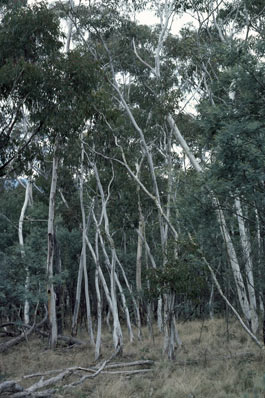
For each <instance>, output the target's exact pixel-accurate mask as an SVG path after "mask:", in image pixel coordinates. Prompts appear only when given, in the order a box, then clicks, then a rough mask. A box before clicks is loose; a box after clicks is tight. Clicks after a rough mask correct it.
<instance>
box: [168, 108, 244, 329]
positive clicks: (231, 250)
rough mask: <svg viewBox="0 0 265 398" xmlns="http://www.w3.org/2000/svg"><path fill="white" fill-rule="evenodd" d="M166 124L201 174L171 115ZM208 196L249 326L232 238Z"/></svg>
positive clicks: (222, 217) (214, 201) (242, 282)
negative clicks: (214, 210)
mask: <svg viewBox="0 0 265 398" xmlns="http://www.w3.org/2000/svg"><path fill="white" fill-rule="evenodd" d="M168 122H169V125H170V126H171V128H172V131H173V133H174V135H175V137H176V139H177V141H178V142H179V144H180V146H181V147H182V149H183V151H184V152H185V153H186V155H187V156H188V158H189V160H190V163H191V165H192V166H193V167H194V169H195V170H196V171H197V172H198V173H202V172H203V169H202V167H201V166H200V164H199V163H198V161H197V160H196V158H195V156H194V155H193V153H192V152H191V150H190V148H189V146H188V144H187V142H186V141H185V139H184V138H183V136H182V134H181V133H180V131H179V129H178V127H177V126H176V124H175V121H174V119H173V117H172V116H171V115H169V116H168ZM210 195H211V199H212V202H213V205H214V207H215V208H216V212H217V221H218V224H219V227H220V229H221V233H222V235H223V238H224V242H225V244H226V248H227V254H228V259H229V262H230V265H231V269H232V273H233V276H234V280H235V285H236V290H237V296H238V299H239V303H240V306H241V309H242V312H243V314H244V316H245V318H246V320H247V322H248V324H249V325H251V324H252V319H251V316H252V314H251V310H250V305H249V299H248V295H247V291H246V288H245V284H244V280H243V276H242V273H241V270H240V266H239V262H238V259H237V255H236V251H235V248H234V245H233V242H232V238H231V235H230V233H229V230H228V227H227V224H226V220H225V217H224V213H223V210H222V209H221V207H220V204H219V201H218V199H217V198H216V196H215V195H214V193H213V192H211V191H210Z"/></svg>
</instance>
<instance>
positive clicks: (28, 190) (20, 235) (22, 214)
mask: <svg viewBox="0 0 265 398" xmlns="http://www.w3.org/2000/svg"><path fill="white" fill-rule="evenodd" d="M26 184H27V185H26V191H25V199H24V203H23V206H22V209H21V212H20V217H19V223H18V239H19V245H20V254H21V258H24V257H25V249H24V238H23V222H24V218H25V213H26V210H27V207H28V204H29V203H30V200H31V199H30V196H31V194H32V184H31V182H30V181H27V183H26ZM29 286H30V276H29V268H28V266H27V265H26V278H25V293H26V295H27V294H28V292H29ZM24 323H25V324H26V325H28V324H29V300H28V298H27V297H26V298H25V301H24Z"/></svg>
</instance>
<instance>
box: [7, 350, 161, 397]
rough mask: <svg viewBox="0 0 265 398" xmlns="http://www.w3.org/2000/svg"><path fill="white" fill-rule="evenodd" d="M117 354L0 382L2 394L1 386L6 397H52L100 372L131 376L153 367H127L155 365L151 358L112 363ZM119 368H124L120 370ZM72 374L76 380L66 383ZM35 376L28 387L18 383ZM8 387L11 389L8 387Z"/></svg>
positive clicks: (145, 371) (146, 371) (92, 377)
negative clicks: (85, 364)
mask: <svg viewBox="0 0 265 398" xmlns="http://www.w3.org/2000/svg"><path fill="white" fill-rule="evenodd" d="M117 354H118V352H115V353H114V354H112V355H111V356H110V357H109V358H108V359H106V360H104V361H103V362H100V363H99V364H98V365H96V366H91V367H89V368H84V367H81V366H73V367H70V368H65V369H54V370H48V371H45V372H38V373H33V374H29V375H25V376H23V377H22V379H20V380H17V381H13V380H11V381H7V382H4V383H2V384H0V396H1V397H2V394H1V388H2V390H3V389H4V388H5V389H6V390H5V391H7V393H6V395H5V397H8V398H51V397H52V395H53V394H55V393H56V392H57V391H58V390H61V391H66V390H69V389H72V388H75V387H76V386H78V385H80V384H83V383H84V382H85V381H86V380H88V379H94V378H95V377H97V376H98V375H100V374H104V375H124V376H131V375H135V374H143V373H149V372H151V371H152V369H150V368H148V369H146V368H144V369H139V368H138V369H133V370H128V369H126V368H127V367H133V366H137V367H139V366H146V365H153V364H154V361H151V360H140V361H134V362H118V363H112V364H110V363H109V362H110V361H111V360H112V359H113V358H115V357H116V356H117ZM118 368H122V369H121V370H119V369H118ZM112 369H113V370H112ZM84 372H85V374H84ZM45 376H48V379H47V378H46V379H45ZM49 376H52V377H49ZM70 376H72V377H73V376H74V378H75V380H73V381H71V383H69V384H65V379H67V378H68V377H70ZM34 377H39V378H40V379H39V380H38V381H37V382H35V383H34V384H32V385H31V386H29V387H27V388H23V387H21V385H20V384H18V383H21V382H22V381H23V380H25V379H27V380H28V379H30V378H34ZM63 382H64V384H63ZM58 383H59V385H58ZM62 384H63V385H62ZM51 386H52V387H51ZM8 387H9V390H8V389H7V388H8ZM50 387H51V388H50ZM45 388H46V389H45ZM47 388H48V389H47ZM44 389H45V390H44Z"/></svg>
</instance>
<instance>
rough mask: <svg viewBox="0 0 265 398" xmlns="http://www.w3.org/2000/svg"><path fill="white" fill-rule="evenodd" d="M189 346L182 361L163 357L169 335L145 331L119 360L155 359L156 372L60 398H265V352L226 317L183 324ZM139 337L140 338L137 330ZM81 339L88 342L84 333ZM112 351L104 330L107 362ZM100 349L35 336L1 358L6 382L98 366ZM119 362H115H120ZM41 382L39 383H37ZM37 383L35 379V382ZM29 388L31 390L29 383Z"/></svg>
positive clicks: (180, 354) (109, 379)
mask: <svg viewBox="0 0 265 398" xmlns="http://www.w3.org/2000/svg"><path fill="white" fill-rule="evenodd" d="M178 330H179V334H180V336H181V338H182V341H183V346H182V348H181V349H179V350H178V351H177V353H176V360H175V361H174V362H169V361H168V360H167V359H166V358H165V357H164V356H163V354H162V347H163V337H162V336H161V335H160V334H159V332H158V331H157V330H155V333H154V340H153V339H151V338H149V336H148V331H147V329H146V328H144V329H143V339H142V341H137V339H135V341H134V342H133V343H129V342H126V331H124V334H125V346H124V350H123V357H122V358H119V359H118V361H126V362H130V361H135V360H140V359H152V360H154V361H155V365H154V367H153V372H152V373H148V374H145V375H141V374H139V375H132V376H123V375H106V374H101V375H99V376H98V377H96V378H95V379H93V380H92V379H89V380H87V381H86V382H85V383H84V384H82V385H80V386H77V387H76V388H74V389H71V390H69V391H67V392H65V391H64V392H62V391H60V390H59V391H58V393H57V395H55V397H56V398H57V397H58V398H60V397H66V398H103V397H104V398H117V397H118V398H147V397H153V398H176V397H177V398H208V397H209V398H223V397H229V398H265V367H264V362H265V360H264V359H265V358H264V354H263V353H261V351H260V350H259V348H258V347H256V346H255V345H254V344H253V342H252V341H251V340H250V339H249V338H248V336H247V335H246V334H245V333H244V331H243V330H242V329H241V328H240V326H239V325H238V324H237V323H235V322H232V321H231V322H230V323H229V324H227V323H226V322H224V320H222V319H215V320H209V321H204V322H202V321H191V322H186V323H179V325H178ZM135 334H137V333H136V332H135ZM78 337H79V338H80V339H83V340H88V338H87V335H86V332H85V331H84V330H82V331H81V332H80V333H79V335H78ZM111 352H112V337H111V333H109V332H108V331H107V329H106V330H105V331H104V334H103V348H102V358H101V359H102V360H103V359H105V358H108V357H109V356H110V355H111ZM93 357H94V350H93V347H91V346H90V345H89V344H87V345H86V347H85V348H84V347H82V348H80V347H78V346H76V347H73V348H69V347H65V346H62V345H61V346H59V347H58V348H57V349H56V350H55V351H51V350H48V349H47V340H43V339H41V338H39V337H31V338H30V339H29V341H28V342H24V343H22V344H20V345H19V346H17V347H14V348H13V349H12V350H10V351H9V352H8V353H6V354H4V355H2V356H1V358H0V378H1V379H0V381H1V380H2V381H3V380H7V379H9V380H10V379H19V378H21V377H22V376H23V375H25V374H30V373H34V372H36V371H38V372H41V371H47V370H51V369H60V368H66V367H70V366H71V367H72V366H82V367H89V366H92V365H94V364H95V363H94V361H93ZM116 360H117V359H115V361H116ZM36 381H37V380H36ZM31 383H32V380H31ZM23 385H24V386H26V384H25V382H24V381H23Z"/></svg>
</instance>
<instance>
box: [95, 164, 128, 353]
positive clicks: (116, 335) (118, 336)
mask: <svg viewBox="0 0 265 398" xmlns="http://www.w3.org/2000/svg"><path fill="white" fill-rule="evenodd" d="M93 169H94V172H95V177H96V180H97V186H98V189H99V192H100V196H101V205H102V214H103V219H104V230H105V234H106V237H107V240H108V243H109V246H110V250H111V262H110V261H109V258H108V255H107V252H106V250H105V245H104V241H103V238H102V234H101V232H100V230H99V238H100V243H101V247H102V250H103V253H104V256H105V259H106V262H107V264H108V265H109V267H110V291H111V300H112V309H113V341H114V347H115V350H116V351H117V350H119V351H120V350H122V345H123V337H122V331H121V327H120V321H119V314H118V305H117V296H116V283H117V286H118V288H119V291H120V294H121V298H122V302H123V307H124V311H125V315H126V320H127V326H128V330H129V335H130V340H131V341H133V332H132V327H131V321H130V314H129V310H128V307H127V304H126V299H125V296H124V294H123V290H122V287H121V284H120V283H119V279H118V276H117V273H116V269H115V267H116V259H117V254H116V250H115V244H114V240H113V239H112V237H111V234H110V229H109V218H108V214H107V202H108V199H109V197H110V186H111V183H112V180H113V178H114V176H113V177H112V179H111V181H110V183H109V186H108V195H107V198H105V194H104V191H103V187H102V184H101V181H100V177H99V173H98V169H97V166H96V164H93Z"/></svg>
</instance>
